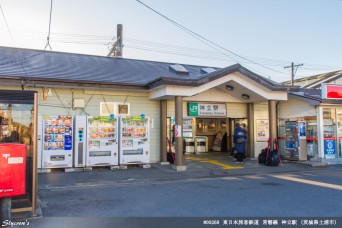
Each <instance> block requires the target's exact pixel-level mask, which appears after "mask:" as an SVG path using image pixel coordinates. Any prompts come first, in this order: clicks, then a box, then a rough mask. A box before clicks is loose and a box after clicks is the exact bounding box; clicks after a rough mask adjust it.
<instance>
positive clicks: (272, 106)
mask: <svg viewBox="0 0 342 228" xmlns="http://www.w3.org/2000/svg"><path fill="white" fill-rule="evenodd" d="M268 119H269V124H270V125H269V134H270V139H271V151H272V150H274V149H275V148H274V145H273V140H274V139H276V138H277V112H276V101H274V100H271V101H268Z"/></svg>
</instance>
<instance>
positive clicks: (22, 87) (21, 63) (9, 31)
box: [0, 4, 27, 90]
mask: <svg viewBox="0 0 342 228" xmlns="http://www.w3.org/2000/svg"><path fill="white" fill-rule="evenodd" d="M0 9H1V13H2V16H3V17H4V20H5V24H6V27H7V30H8V33H9V34H10V37H11V39H12V42H13V44H14V46H16V45H15V42H14V39H13V36H12V32H11V30H10V27H9V25H8V23H7V20H6V16H5V13H4V11H3V9H2V6H1V4H0ZM15 52H16V53H17V56H18V59H19V61H20V65H21V68H22V69H23V71H24V74H25V76H26V77H27V74H26V70H25V67H24V64H23V61H22V59H21V57H20V55H19V52H18V49H17V48H15ZM21 89H22V90H24V82H23V80H22V83H21Z"/></svg>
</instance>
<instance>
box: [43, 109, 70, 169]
mask: <svg viewBox="0 0 342 228" xmlns="http://www.w3.org/2000/svg"><path fill="white" fill-rule="evenodd" d="M40 121H41V122H42V123H40V125H42V126H43V128H42V129H43V131H42V140H43V149H42V150H41V151H42V168H68V167H72V160H73V157H72V153H73V117H72V116H67V115H65V116H62V115H60V116H43V117H42V118H41V119H40ZM38 142H39V141H38Z"/></svg>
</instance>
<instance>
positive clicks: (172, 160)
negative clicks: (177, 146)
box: [167, 152, 175, 164]
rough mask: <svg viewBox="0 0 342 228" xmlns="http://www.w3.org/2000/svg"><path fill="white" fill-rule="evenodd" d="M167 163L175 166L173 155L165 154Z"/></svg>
mask: <svg viewBox="0 0 342 228" xmlns="http://www.w3.org/2000/svg"><path fill="white" fill-rule="evenodd" d="M167 161H168V162H170V164H175V153H173V152H167Z"/></svg>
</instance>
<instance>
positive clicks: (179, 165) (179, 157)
mask: <svg viewBox="0 0 342 228" xmlns="http://www.w3.org/2000/svg"><path fill="white" fill-rule="evenodd" d="M175 109H176V110H175V113H176V116H175V117H176V125H180V126H181V128H183V98H182V97H180V96H176V97H175ZM182 131H183V129H182V130H181V131H180V132H178V134H179V136H180V137H176V142H175V143H176V145H175V150H176V154H175V155H176V164H175V165H174V166H173V167H174V168H175V169H176V170H177V171H185V170H186V166H183V132H182Z"/></svg>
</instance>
